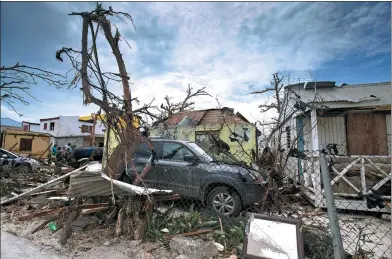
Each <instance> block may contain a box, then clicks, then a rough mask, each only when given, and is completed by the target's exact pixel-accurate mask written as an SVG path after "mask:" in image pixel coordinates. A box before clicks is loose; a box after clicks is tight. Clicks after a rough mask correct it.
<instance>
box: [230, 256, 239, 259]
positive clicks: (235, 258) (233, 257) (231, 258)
mask: <svg viewBox="0 0 392 259" xmlns="http://www.w3.org/2000/svg"><path fill="white" fill-rule="evenodd" d="M237 258H238V257H237V256H236V255H230V257H229V259H237Z"/></svg>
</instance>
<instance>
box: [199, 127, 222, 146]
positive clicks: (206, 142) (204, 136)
mask: <svg viewBox="0 0 392 259" xmlns="http://www.w3.org/2000/svg"><path fill="white" fill-rule="evenodd" d="M209 136H214V137H215V138H216V139H219V131H197V132H196V137H195V141H196V143H197V144H198V145H199V146H200V147H203V148H205V149H208V148H209V147H210V144H211V141H210V138H209Z"/></svg>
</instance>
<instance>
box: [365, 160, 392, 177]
mask: <svg viewBox="0 0 392 259" xmlns="http://www.w3.org/2000/svg"><path fill="white" fill-rule="evenodd" d="M365 159H366V160H367V161H368V162H369V163H370V164H371V165H372V166H374V167H375V168H376V169H377V170H378V171H380V173H382V174H383V175H384V176H388V174H387V173H386V172H384V170H382V169H381V168H380V167H378V166H377V165H376V164H375V163H373V162H372V160H370V159H369V158H365Z"/></svg>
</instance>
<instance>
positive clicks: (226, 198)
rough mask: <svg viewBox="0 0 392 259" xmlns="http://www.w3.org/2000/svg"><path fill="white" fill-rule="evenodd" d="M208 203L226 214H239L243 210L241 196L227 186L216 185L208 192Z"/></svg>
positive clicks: (217, 210) (212, 207)
mask: <svg viewBox="0 0 392 259" xmlns="http://www.w3.org/2000/svg"><path fill="white" fill-rule="evenodd" d="M207 205H208V207H210V208H211V209H213V210H214V211H216V212H218V213H219V214H223V215H225V216H237V215H238V214H239V213H240V212H241V199H240V196H239V195H238V194H237V193H236V192H235V191H230V190H229V188H227V187H225V186H219V187H216V188H214V189H213V190H212V191H211V192H210V193H209V194H208V197H207Z"/></svg>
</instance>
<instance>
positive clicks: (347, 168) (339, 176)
mask: <svg viewBox="0 0 392 259" xmlns="http://www.w3.org/2000/svg"><path fill="white" fill-rule="evenodd" d="M360 159H361V158H357V159H355V160H354V161H352V162H351V163H350V164H349V165H348V166H347V167H346V168H345V169H344V170H343V171H341V172H340V173H339V172H338V171H337V170H336V169H335V167H333V166H332V170H334V169H335V170H336V171H335V170H334V171H335V172H336V173H337V174H338V175H337V176H336V177H335V178H334V179H333V180H332V181H331V185H334V184H335V183H336V182H337V181H338V180H339V179H340V178H342V176H344V175H345V173H347V171H348V170H349V169H350V168H351V167H352V166H353V165H354V164H356V163H358V161H359V160H360Z"/></svg>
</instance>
